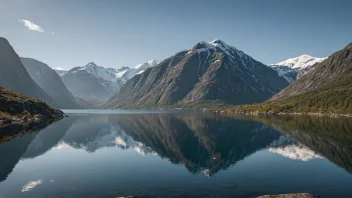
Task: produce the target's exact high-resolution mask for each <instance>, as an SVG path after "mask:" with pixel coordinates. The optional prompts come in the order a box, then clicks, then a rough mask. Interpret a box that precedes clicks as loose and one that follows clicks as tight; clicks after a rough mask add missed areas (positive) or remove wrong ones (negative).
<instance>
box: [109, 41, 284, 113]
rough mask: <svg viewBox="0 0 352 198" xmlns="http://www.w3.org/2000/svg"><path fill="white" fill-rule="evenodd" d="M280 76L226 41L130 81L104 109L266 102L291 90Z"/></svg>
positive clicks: (167, 62) (172, 59) (181, 55)
mask: <svg viewBox="0 0 352 198" xmlns="http://www.w3.org/2000/svg"><path fill="white" fill-rule="evenodd" d="M287 85H288V82H287V81H286V80H285V79H284V78H283V77H280V76H278V74H277V72H276V71H274V70H273V69H271V68H269V67H267V66H266V65H264V64H262V63H260V62H258V61H256V60H254V59H253V58H252V57H250V56H248V55H246V54H244V53H243V52H242V51H240V50H237V49H236V48H234V47H231V46H228V45H227V44H225V43H224V42H223V41H221V40H214V41H212V42H210V43H206V42H200V43H198V44H196V45H195V46H194V47H193V48H192V49H190V50H188V51H182V52H179V53H177V54H176V55H174V56H172V57H170V58H167V59H165V60H164V61H162V62H161V63H159V64H158V65H157V66H155V67H153V68H150V69H147V70H146V71H145V72H144V73H142V74H140V75H136V76H135V77H133V78H132V79H130V80H129V81H127V82H126V83H125V84H124V85H123V86H122V88H121V90H120V93H118V94H116V95H115V96H114V97H112V98H111V99H110V100H109V102H108V104H107V105H106V106H105V107H109V108H129V107H133V108H144V107H148V108H149V107H160V106H163V105H170V104H175V103H178V102H180V103H183V104H185V103H199V102H202V101H209V100H221V101H224V102H227V103H230V104H245V103H254V102H262V101H265V100H267V99H269V98H270V97H271V96H272V95H273V94H274V93H277V92H279V91H280V90H281V89H283V88H284V87H286V86H287Z"/></svg>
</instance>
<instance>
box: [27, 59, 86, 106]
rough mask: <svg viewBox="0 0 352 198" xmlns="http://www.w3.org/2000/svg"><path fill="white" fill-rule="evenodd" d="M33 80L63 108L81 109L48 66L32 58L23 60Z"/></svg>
mask: <svg viewBox="0 0 352 198" xmlns="http://www.w3.org/2000/svg"><path fill="white" fill-rule="evenodd" d="M21 62H22V64H23V66H24V67H25V68H26V70H27V71H28V73H29V75H30V76H31V78H32V79H33V80H34V82H35V83H37V84H38V85H39V86H40V87H41V88H42V89H43V90H44V91H45V92H46V93H47V94H49V96H51V97H52V98H54V99H55V101H57V103H58V104H59V105H60V106H62V107H63V108H68V109H71V108H81V107H80V106H79V105H78V104H77V103H76V102H75V99H74V97H73V96H72V94H71V93H70V92H69V91H68V90H67V88H66V87H65V85H64V83H63V82H62V80H61V78H60V77H59V75H58V74H57V73H56V72H55V71H54V70H52V69H51V68H50V67H49V66H48V65H46V64H45V63H42V62H40V61H38V60H35V59H32V58H21Z"/></svg>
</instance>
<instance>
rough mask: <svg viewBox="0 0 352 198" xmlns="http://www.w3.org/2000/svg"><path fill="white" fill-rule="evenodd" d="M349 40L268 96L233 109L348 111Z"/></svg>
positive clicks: (351, 84)
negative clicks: (288, 84) (253, 103)
mask: <svg viewBox="0 0 352 198" xmlns="http://www.w3.org/2000/svg"><path fill="white" fill-rule="evenodd" d="M351 52H352V43H351V44H349V45H348V46H346V47H345V48H344V49H342V50H340V51H338V52H336V53H334V54H332V55H331V56H329V58H327V59H326V60H324V61H323V62H321V63H319V64H318V65H317V66H316V67H315V69H314V70H312V71H311V72H309V73H307V74H306V75H304V76H302V77H301V78H299V79H298V80H297V81H296V82H294V83H292V84H291V85H290V86H288V87H287V88H285V89H284V90H282V91H281V92H280V93H278V94H276V95H275V96H273V97H272V99H271V101H269V102H266V103H263V104H259V105H254V106H244V107H236V108H235V109H234V110H237V111H260V112H316V113H343V114H346V113H347V114H352V72H351V71H352V53H351Z"/></svg>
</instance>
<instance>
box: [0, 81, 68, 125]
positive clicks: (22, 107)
mask: <svg viewBox="0 0 352 198" xmlns="http://www.w3.org/2000/svg"><path fill="white" fill-rule="evenodd" d="M60 117H63V112H62V111H60V110H56V109H54V108H52V107H50V106H49V105H48V104H46V103H45V102H42V101H40V100H37V99H33V98H30V97H26V96H24V95H22V94H19V93H16V92H13V91H11V90H9V89H6V88H2V87H0V121H1V122H0V124H3V123H4V122H5V121H6V123H9V122H11V123H12V122H13V121H19V122H27V121H31V120H42V119H51V118H60Z"/></svg>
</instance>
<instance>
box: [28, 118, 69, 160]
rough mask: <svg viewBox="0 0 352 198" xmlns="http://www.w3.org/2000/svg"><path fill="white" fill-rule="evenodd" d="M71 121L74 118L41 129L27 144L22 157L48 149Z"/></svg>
mask: <svg viewBox="0 0 352 198" xmlns="http://www.w3.org/2000/svg"><path fill="white" fill-rule="evenodd" d="M73 123H74V119H63V120H60V121H59V122H57V123H54V124H52V125H50V126H48V127H46V128H45V129H42V130H41V131H40V133H38V134H37V136H36V137H35V138H34V139H33V140H32V142H31V143H30V144H29V145H28V147H27V149H26V152H25V153H24V154H23V155H22V158H24V159H25V158H35V157H37V156H40V155H43V154H44V153H46V152H47V151H49V150H50V149H51V148H53V147H54V146H56V145H57V144H58V142H59V141H60V140H61V138H62V137H63V136H64V135H65V133H66V131H67V130H69V128H70V127H71V126H72V124H73Z"/></svg>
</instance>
